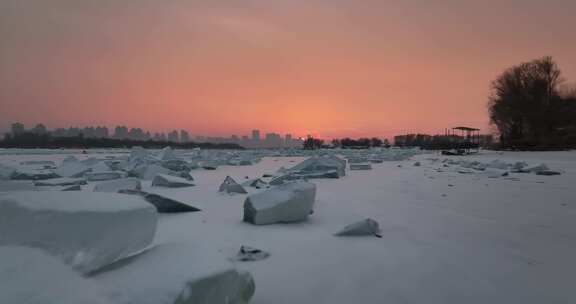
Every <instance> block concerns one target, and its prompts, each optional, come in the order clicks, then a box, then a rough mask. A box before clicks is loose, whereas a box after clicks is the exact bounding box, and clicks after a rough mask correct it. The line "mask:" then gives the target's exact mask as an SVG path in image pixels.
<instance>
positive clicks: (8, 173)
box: [0, 164, 16, 180]
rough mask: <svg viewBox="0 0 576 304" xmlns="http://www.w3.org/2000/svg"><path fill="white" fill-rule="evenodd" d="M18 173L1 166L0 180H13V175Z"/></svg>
mask: <svg viewBox="0 0 576 304" xmlns="http://www.w3.org/2000/svg"><path fill="white" fill-rule="evenodd" d="M15 172H16V169H14V168H12V167H8V166H5V165H2V164H0V180H5V179H10V178H12V174H14V173H15Z"/></svg>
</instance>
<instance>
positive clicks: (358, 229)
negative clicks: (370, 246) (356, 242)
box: [335, 218, 381, 237]
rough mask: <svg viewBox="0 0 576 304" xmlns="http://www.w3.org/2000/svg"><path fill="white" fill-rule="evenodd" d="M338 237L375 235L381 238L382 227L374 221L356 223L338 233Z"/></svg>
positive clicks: (367, 220)
mask: <svg viewBox="0 0 576 304" xmlns="http://www.w3.org/2000/svg"><path fill="white" fill-rule="evenodd" d="M335 235H336V236H360V235H373V236H377V237H381V232H380V225H379V224H378V222H377V221H375V220H373V219H369V218H368V219H365V220H362V221H359V222H355V223H353V224H350V225H348V226H346V227H344V228H343V229H342V230H340V231H338V232H337V233H336V234H335Z"/></svg>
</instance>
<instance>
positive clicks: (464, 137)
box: [442, 126, 480, 155]
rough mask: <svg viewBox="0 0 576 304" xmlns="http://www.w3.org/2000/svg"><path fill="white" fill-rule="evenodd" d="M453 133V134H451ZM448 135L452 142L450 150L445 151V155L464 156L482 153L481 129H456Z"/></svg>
mask: <svg viewBox="0 0 576 304" xmlns="http://www.w3.org/2000/svg"><path fill="white" fill-rule="evenodd" d="M450 133H451V134H450ZM446 135H447V136H448V137H450V138H451V139H452V140H451V142H450V147H449V149H446V150H443V151H442V154H445V155H464V154H471V153H478V152H479V151H480V129H476V128H470V127H463V126H460V127H454V128H452V129H451V132H450V131H449V130H448V129H447V130H446Z"/></svg>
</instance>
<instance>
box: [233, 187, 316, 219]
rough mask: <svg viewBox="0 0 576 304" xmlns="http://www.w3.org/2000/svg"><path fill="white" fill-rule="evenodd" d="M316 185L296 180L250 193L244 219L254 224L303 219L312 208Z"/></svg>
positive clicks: (245, 205)
mask: <svg viewBox="0 0 576 304" xmlns="http://www.w3.org/2000/svg"><path fill="white" fill-rule="evenodd" d="M315 198H316V185H314V184H312V183H309V182H304V181H297V182H291V183H287V184H282V185H279V186H277V187H274V188H270V189H268V190H266V191H264V192H260V193H256V194H253V195H250V196H248V197H247V198H246V201H244V221H245V222H249V223H252V224H256V225H265V224H273V223H289V222H299V221H305V220H306V219H307V218H308V215H309V214H310V213H312V211H313V208H314V200H315Z"/></svg>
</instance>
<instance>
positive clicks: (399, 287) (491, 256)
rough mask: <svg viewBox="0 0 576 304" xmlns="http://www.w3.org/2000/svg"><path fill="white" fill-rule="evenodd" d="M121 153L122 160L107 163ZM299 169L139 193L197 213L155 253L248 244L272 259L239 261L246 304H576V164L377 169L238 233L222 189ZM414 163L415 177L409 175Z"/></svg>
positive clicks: (201, 176) (515, 157) (430, 158)
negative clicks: (304, 213) (536, 170)
mask: <svg viewBox="0 0 576 304" xmlns="http://www.w3.org/2000/svg"><path fill="white" fill-rule="evenodd" d="M118 153H122V155H126V154H125V151H124V152H122V151H115V152H109V153H108V154H110V155H119V154H118ZM0 154H3V155H0V163H2V164H7V165H14V164H15V163H19V162H22V161H32V160H52V161H54V162H55V163H57V164H59V163H60V162H61V161H62V160H63V159H64V158H65V157H66V156H68V155H66V154H65V153H61V154H19V155H10V154H9V153H0ZM108 154H106V153H102V154H100V155H98V157H103V156H105V155H108ZM89 156H93V155H80V154H76V157H78V158H79V159H83V158H87V157H89ZM446 158H450V159H464V160H478V161H480V162H483V163H489V162H490V161H493V160H501V161H505V162H508V163H514V162H517V161H525V162H527V163H528V164H530V165H539V164H541V163H545V164H547V165H548V167H549V168H550V169H551V170H555V171H560V172H561V173H562V174H561V175H556V176H541V175H536V174H529V173H510V174H509V175H508V176H502V177H498V178H490V177H488V176H487V175H486V174H484V173H483V172H480V171H479V172H473V173H471V174H466V173H459V172H458V168H459V166H458V165H451V164H447V163H445V162H443V159H446ZM304 159H306V157H265V158H263V159H262V161H260V162H259V163H256V164H255V165H251V166H219V167H218V169H217V170H203V169H196V170H192V171H191V175H192V176H193V177H194V184H195V186H193V187H186V188H159V187H151V186H150V183H151V182H150V181H142V190H143V191H147V192H153V193H158V194H162V195H165V196H167V197H170V198H173V199H176V200H180V201H183V202H186V203H189V204H190V205H193V206H195V207H198V208H200V209H201V210H202V211H201V212H192V213H182V214H162V215H160V218H159V222H158V228H157V232H156V237H155V240H154V242H155V244H154V245H156V246H159V247H166V248H170V246H175V245H178V246H180V245H184V248H187V249H186V250H190V257H191V258H193V257H195V256H198V255H199V254H202V255H203V256H204V255H209V256H211V258H214V259H222V260H224V259H230V260H232V258H233V257H234V256H235V255H236V253H237V252H238V250H239V248H240V247H241V246H242V245H247V246H250V247H255V248H258V249H262V250H265V251H267V252H269V253H270V257H268V258H267V259H264V260H260V261H255V262H235V263H236V266H237V268H239V269H241V270H246V271H248V272H250V273H252V275H253V277H254V280H255V283H256V292H255V294H254V297H253V298H252V301H251V303H256V304H265V303H274V304H280V303H391V304H394V303H402V304H404V303H414V304H421V303H426V304H434V303H438V304H446V303H467V304H470V303H479V304H480V303H481V304H486V303H506V304H515V303H518V304H520V303H521V304H528V303H538V304H541V303H566V304H568V303H576V289H575V288H574V282H576V263H575V262H574V257H576V152H504V153H496V152H490V151H485V152H482V154H480V155H475V156H465V157H454V156H440V155H436V154H421V155H417V156H415V157H413V158H412V159H410V160H404V161H384V162H383V163H373V164H372V168H373V169H372V170H361V171H355V170H347V172H346V176H344V177H342V178H339V179H314V180H311V181H312V182H313V183H315V184H316V186H317V194H316V203H315V208H314V214H312V215H311V216H310V217H309V220H308V221H306V222H303V223H292V224H274V225H265V226H256V225H252V224H249V223H245V222H243V221H242V214H243V202H244V200H245V198H246V194H226V193H219V192H218V187H219V185H220V183H221V182H222V181H223V180H224V179H225V177H226V176H231V177H232V178H234V179H235V180H236V181H238V182H239V183H241V182H243V181H245V180H247V178H249V179H252V178H258V177H261V176H262V175H263V174H272V173H275V172H276V171H277V170H278V169H279V168H281V167H286V168H289V167H291V166H294V165H296V164H298V163H299V162H301V161H302V160H304ZM417 161H419V162H420V163H421V165H420V166H414V163H415V162H417ZM95 184H96V183H95V182H90V183H89V184H88V185H85V186H82V187H83V190H82V191H91V189H92V188H93V187H94V185H95ZM247 190H248V191H249V192H250V193H255V192H257V191H260V190H257V189H254V188H250V187H247ZM365 218H372V219H374V220H376V221H378V223H379V224H380V228H381V235H382V237H381V238H376V237H336V236H334V233H336V232H338V231H339V230H341V229H342V228H343V227H344V226H346V225H348V224H351V223H354V222H357V221H359V220H362V219H365ZM175 261H179V262H180V263H182V262H184V261H186V259H176V260H175ZM151 269H154V270H155V272H154V273H151V274H150V276H162V273H161V271H159V269H158V268H157V267H156V268H151ZM159 272H160V273H159ZM104 278H105V276H104ZM96 280H98V279H96ZM104 285H105V284H104ZM54 300H55V303H56V302H57V299H54Z"/></svg>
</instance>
